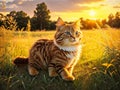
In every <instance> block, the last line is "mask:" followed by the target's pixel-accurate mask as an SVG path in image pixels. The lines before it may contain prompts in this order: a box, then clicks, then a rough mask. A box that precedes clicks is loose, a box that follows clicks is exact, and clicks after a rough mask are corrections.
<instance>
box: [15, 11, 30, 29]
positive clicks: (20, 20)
mask: <svg viewBox="0 0 120 90" xmlns="http://www.w3.org/2000/svg"><path fill="white" fill-rule="evenodd" d="M29 19H30V18H29V16H27V14H26V13H25V12H23V11H18V12H17V13H16V16H15V20H16V22H17V26H18V28H19V29H22V28H24V30H25V28H26V27H27V23H28V20H29Z"/></svg>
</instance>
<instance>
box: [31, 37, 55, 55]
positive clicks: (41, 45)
mask: <svg viewBox="0 0 120 90" xmlns="http://www.w3.org/2000/svg"><path fill="white" fill-rule="evenodd" d="M54 47H55V46H54V43H53V40H48V39H39V40H37V41H36V42H35V43H34V45H33V46H32V48H31V49H30V52H31V53H32V51H34V52H35V51H39V52H41V51H43V52H48V51H50V50H51V48H54Z"/></svg>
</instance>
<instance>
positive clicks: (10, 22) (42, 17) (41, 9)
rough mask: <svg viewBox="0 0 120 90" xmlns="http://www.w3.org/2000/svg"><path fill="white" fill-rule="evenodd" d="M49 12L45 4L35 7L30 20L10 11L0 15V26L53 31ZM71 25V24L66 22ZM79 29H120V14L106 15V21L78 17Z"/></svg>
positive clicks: (25, 14)
mask: <svg viewBox="0 0 120 90" xmlns="http://www.w3.org/2000/svg"><path fill="white" fill-rule="evenodd" d="M50 17H51V16H50V10H49V9H48V8H47V5H46V3H44V2H43V3H40V4H37V5H36V8H35V10H34V16H33V17H31V18H30V16H28V15H27V13H26V12H24V11H11V12H9V13H8V14H7V15H3V14H2V13H0V26H4V27H5V28H6V29H10V30H12V29H13V28H14V29H15V30H17V31H18V30H21V29H22V30H23V31H26V30H28V29H27V28H28V27H29V28H30V30H31V31H36V30H55V23H56V21H52V20H50ZM68 23H71V22H68ZM80 23H81V29H88V30H89V29H99V28H110V27H112V28H120V12H116V14H115V15H113V14H112V13H111V14H109V15H108V17H107V19H102V20H101V19H96V20H92V19H85V18H83V17H80Z"/></svg>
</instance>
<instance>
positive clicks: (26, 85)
mask: <svg viewBox="0 0 120 90" xmlns="http://www.w3.org/2000/svg"><path fill="white" fill-rule="evenodd" d="M82 32H83V38H82V46H83V49H82V55H81V58H80V60H79V62H78V63H77V65H76V66H75V69H74V76H75V78H76V80H75V81H73V82H66V81H64V80H62V79H61V77H60V76H58V77H55V78H50V77H49V76H48V72H47V71H40V73H39V75H37V76H35V77H32V76H30V75H29V74H28V71H27V65H22V66H16V65H14V64H13V60H14V59H15V58H16V57H17V56H23V57H28V53H29V49H30V47H31V46H32V45H33V43H34V42H35V41H36V40H38V39H41V38H47V39H53V38H54V33H55V31H36V32H30V31H17V32H15V31H14V30H13V31H10V30H6V29H5V28H3V27H0V90H119V89H120V30H117V29H111V28H109V29H98V30H83V31H82Z"/></svg>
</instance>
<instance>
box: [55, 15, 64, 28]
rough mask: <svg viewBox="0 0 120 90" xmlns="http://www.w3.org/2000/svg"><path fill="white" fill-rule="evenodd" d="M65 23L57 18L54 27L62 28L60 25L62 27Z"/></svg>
mask: <svg viewBox="0 0 120 90" xmlns="http://www.w3.org/2000/svg"><path fill="white" fill-rule="evenodd" d="M64 24H65V23H64V21H63V20H62V18H60V17H59V18H58V20H57V23H56V26H57V27H60V26H62V25H64Z"/></svg>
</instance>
